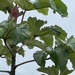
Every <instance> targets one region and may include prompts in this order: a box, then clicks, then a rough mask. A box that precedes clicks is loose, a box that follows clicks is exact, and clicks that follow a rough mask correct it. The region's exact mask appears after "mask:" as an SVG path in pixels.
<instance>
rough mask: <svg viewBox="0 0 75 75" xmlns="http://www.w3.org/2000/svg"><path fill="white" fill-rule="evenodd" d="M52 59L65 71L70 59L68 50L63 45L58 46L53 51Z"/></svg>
mask: <svg viewBox="0 0 75 75" xmlns="http://www.w3.org/2000/svg"><path fill="white" fill-rule="evenodd" d="M51 60H52V61H53V62H54V63H55V66H56V67H57V68H58V69H60V71H61V72H62V71H64V69H65V67H66V64H67V60H68V52H67V50H66V49H65V48H64V47H63V46H58V47H56V48H55V49H54V51H53V52H52V53H51Z"/></svg>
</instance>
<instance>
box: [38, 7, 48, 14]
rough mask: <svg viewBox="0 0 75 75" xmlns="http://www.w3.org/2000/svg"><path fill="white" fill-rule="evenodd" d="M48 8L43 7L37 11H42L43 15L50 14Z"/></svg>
mask: <svg viewBox="0 0 75 75" xmlns="http://www.w3.org/2000/svg"><path fill="white" fill-rule="evenodd" d="M48 10H49V9H48V8H42V9H38V10H37V11H38V12H39V13H42V14H43V15H48Z"/></svg>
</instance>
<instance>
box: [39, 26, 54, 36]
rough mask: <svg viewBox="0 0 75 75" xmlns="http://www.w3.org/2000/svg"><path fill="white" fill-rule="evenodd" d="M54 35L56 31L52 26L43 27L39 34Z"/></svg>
mask: <svg viewBox="0 0 75 75" xmlns="http://www.w3.org/2000/svg"><path fill="white" fill-rule="evenodd" d="M49 34H50V35H54V34H55V33H54V31H53V30H52V29H51V28H50V27H44V28H41V30H40V32H39V35H40V36H43V35H49Z"/></svg>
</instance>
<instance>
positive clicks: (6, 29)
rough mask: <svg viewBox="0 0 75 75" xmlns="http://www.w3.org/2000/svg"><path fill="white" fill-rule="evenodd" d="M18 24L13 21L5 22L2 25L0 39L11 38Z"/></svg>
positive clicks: (0, 24) (0, 25) (0, 26)
mask: <svg viewBox="0 0 75 75" xmlns="http://www.w3.org/2000/svg"><path fill="white" fill-rule="evenodd" d="M15 26H16V24H15V23H14V22H13V21H8V20H6V21H3V22H1V23H0V37H1V38H9V37H10V35H11V34H10V33H11V32H12V31H13V29H14V27H15Z"/></svg>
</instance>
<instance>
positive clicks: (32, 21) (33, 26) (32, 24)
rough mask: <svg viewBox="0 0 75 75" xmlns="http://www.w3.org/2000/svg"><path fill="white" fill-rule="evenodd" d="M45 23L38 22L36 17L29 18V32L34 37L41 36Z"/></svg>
mask: <svg viewBox="0 0 75 75" xmlns="http://www.w3.org/2000/svg"><path fill="white" fill-rule="evenodd" d="M44 23H45V22H44V21H43V20H37V19H36V17H34V18H32V17H29V18H28V24H29V30H30V31H31V33H32V35H34V36H35V35H36V36H37V35H39V34H38V33H39V31H40V28H41V27H42V26H43V25H44Z"/></svg>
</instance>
